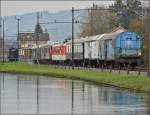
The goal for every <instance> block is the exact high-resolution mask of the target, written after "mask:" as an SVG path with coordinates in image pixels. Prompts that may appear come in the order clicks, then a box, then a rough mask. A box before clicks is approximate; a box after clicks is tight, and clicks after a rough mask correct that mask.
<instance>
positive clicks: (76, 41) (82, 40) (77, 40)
mask: <svg viewBox="0 0 150 115" xmlns="http://www.w3.org/2000/svg"><path fill="white" fill-rule="evenodd" d="M83 42H84V39H82V38H76V39H74V43H83ZM66 43H67V44H68V43H72V40H69V41H68V42H66Z"/></svg>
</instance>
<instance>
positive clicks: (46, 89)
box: [0, 73, 149, 115]
mask: <svg viewBox="0 0 150 115" xmlns="http://www.w3.org/2000/svg"><path fill="white" fill-rule="evenodd" d="M0 83H1V85H0V88H1V92H0V102H1V103H0V104H1V106H0V113H1V114H90V115H91V114H100V115H149V108H148V107H149V104H148V103H147V102H146V101H145V99H144V96H143V95H141V94H137V93H133V92H132V93H131V92H129V91H125V90H120V89H116V88H112V87H105V86H97V85H93V84H91V83H87V82H83V81H79V80H67V79H62V78H52V77H44V76H30V75H13V74H3V73H0Z"/></svg>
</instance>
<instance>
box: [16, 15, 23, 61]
mask: <svg viewBox="0 0 150 115" xmlns="http://www.w3.org/2000/svg"><path fill="white" fill-rule="evenodd" d="M15 19H16V20H17V49H18V60H19V38H20V37H19V33H20V21H21V20H22V17H20V18H19V17H18V18H17V17H15Z"/></svg>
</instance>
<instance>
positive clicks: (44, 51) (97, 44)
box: [30, 31, 143, 69]
mask: <svg viewBox="0 0 150 115" xmlns="http://www.w3.org/2000/svg"><path fill="white" fill-rule="evenodd" d="M142 51H143V39H142V37H141V36H139V35H138V34H137V33H136V32H129V31H117V32H110V33H104V34H99V35H93V36H87V37H81V38H77V39H74V54H73V57H74V58H73V59H74V60H73V61H72V40H71V39H70V40H67V41H66V42H61V43H53V44H52V43H47V44H41V45H37V46H34V47H32V48H30V53H31V59H32V60H33V62H34V63H41V64H61V65H71V64H72V63H74V65H75V66H83V67H95V68H103V67H108V68H115V67H116V68H120V69H121V68H123V67H124V68H132V69H134V68H135V67H136V66H138V65H140V64H141V63H142V60H141V57H142Z"/></svg>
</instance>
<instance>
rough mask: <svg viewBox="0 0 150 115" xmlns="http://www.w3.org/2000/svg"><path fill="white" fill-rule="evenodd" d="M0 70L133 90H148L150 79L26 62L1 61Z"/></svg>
mask: <svg viewBox="0 0 150 115" xmlns="http://www.w3.org/2000/svg"><path fill="white" fill-rule="evenodd" d="M0 72H6V73H21V74H36V75H47V76H54V77H55V76H58V77H65V78H71V79H82V80H87V81H92V82H95V83H98V84H106V85H112V86H117V87H121V88H127V89H131V90H137V91H143V92H148V90H149V89H150V84H149V83H150V81H149V80H150V79H149V78H148V77H146V76H136V75H135V76H134V75H123V74H117V73H108V72H100V71H88V70H78V69H75V70H71V69H64V68H54V67H49V66H47V65H30V64H25V63H0Z"/></svg>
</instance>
